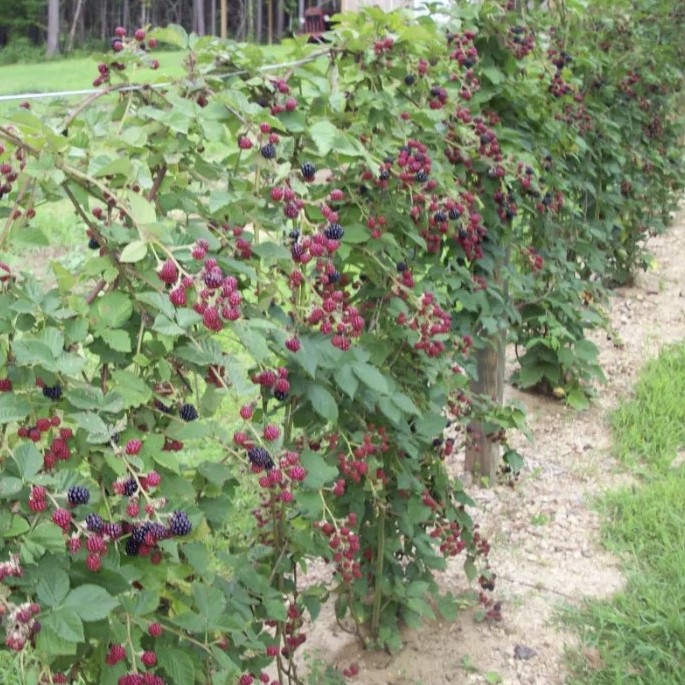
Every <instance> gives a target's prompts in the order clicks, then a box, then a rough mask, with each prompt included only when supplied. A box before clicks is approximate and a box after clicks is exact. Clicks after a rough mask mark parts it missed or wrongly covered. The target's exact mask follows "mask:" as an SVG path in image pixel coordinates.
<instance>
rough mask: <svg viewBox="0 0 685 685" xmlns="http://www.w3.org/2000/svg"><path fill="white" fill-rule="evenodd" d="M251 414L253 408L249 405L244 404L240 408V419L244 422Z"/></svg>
mask: <svg viewBox="0 0 685 685" xmlns="http://www.w3.org/2000/svg"><path fill="white" fill-rule="evenodd" d="M253 414H254V407H253V406H252V405H251V404H244V405H243V406H242V407H240V417H241V418H242V419H245V421H249V420H250V419H251V418H252V416H253Z"/></svg>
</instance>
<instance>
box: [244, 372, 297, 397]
mask: <svg viewBox="0 0 685 685" xmlns="http://www.w3.org/2000/svg"><path fill="white" fill-rule="evenodd" d="M251 380H252V382H253V383H254V384H255V385H259V386H261V387H262V389H263V392H264V393H265V394H266V395H267V396H269V395H271V396H272V397H274V398H275V399H277V400H278V401H279V402H283V401H285V400H286V399H287V398H288V393H289V392H290V382H289V381H288V369H287V368H286V367H285V366H281V367H279V368H277V369H273V370H272V369H269V370H266V371H260V372H259V373H256V374H254V375H253V376H252V379H251Z"/></svg>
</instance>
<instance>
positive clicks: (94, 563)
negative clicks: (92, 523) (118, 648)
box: [86, 554, 116, 663]
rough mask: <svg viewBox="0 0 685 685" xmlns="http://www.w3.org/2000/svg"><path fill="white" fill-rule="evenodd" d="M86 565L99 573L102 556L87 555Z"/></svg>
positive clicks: (92, 571)
mask: <svg viewBox="0 0 685 685" xmlns="http://www.w3.org/2000/svg"><path fill="white" fill-rule="evenodd" d="M86 566H87V567H88V570H89V571H91V573H97V572H98V571H99V570H100V569H101V568H102V559H101V557H100V556H99V555H98V554H89V555H88V556H87V557H86ZM108 663H109V662H108ZM114 663H116V662H114Z"/></svg>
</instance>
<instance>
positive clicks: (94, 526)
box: [86, 514, 105, 533]
mask: <svg viewBox="0 0 685 685" xmlns="http://www.w3.org/2000/svg"><path fill="white" fill-rule="evenodd" d="M104 526H105V522H104V521H103V520H102V517H101V516H100V515H99V514H88V516H86V528H88V530H89V531H90V532H91V533H100V532H101V531H102V529H103V528H104Z"/></svg>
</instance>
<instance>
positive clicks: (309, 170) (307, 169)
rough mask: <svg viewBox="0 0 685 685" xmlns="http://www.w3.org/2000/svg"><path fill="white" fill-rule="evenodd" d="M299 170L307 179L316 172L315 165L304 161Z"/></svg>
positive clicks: (312, 176)
mask: <svg viewBox="0 0 685 685" xmlns="http://www.w3.org/2000/svg"><path fill="white" fill-rule="evenodd" d="M300 171H301V172H302V175H303V176H304V177H305V178H306V179H307V180H308V181H309V180H311V179H312V178H314V175H315V174H316V167H315V166H314V165H313V164H312V163H311V162H305V163H304V164H303V165H302V166H301V167H300Z"/></svg>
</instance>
